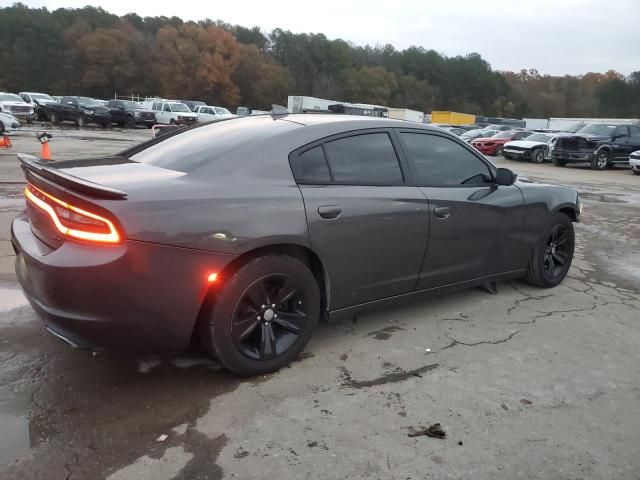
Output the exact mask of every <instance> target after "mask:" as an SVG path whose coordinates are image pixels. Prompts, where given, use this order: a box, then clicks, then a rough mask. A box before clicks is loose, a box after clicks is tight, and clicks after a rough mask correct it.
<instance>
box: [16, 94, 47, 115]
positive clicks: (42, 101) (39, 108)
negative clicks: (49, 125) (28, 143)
mask: <svg viewBox="0 0 640 480" xmlns="http://www.w3.org/2000/svg"><path fill="white" fill-rule="evenodd" d="M18 96H19V97H20V98H21V99H22V100H24V101H25V102H26V103H28V104H29V105H31V106H32V107H33V110H34V112H35V117H34V118H35V119H36V120H49V119H48V118H47V114H46V110H45V107H46V106H47V105H48V104H50V103H56V99H54V98H53V97H52V96H50V95H47V94H46V93H37V92H20V93H19V94H18Z"/></svg>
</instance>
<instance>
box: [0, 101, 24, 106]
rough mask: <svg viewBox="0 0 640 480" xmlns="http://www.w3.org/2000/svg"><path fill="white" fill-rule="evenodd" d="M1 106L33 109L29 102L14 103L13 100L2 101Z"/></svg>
mask: <svg viewBox="0 0 640 480" xmlns="http://www.w3.org/2000/svg"><path fill="white" fill-rule="evenodd" d="M0 105H4V106H5V107H31V105H30V104H28V103H27V102H14V101H13V100H7V101H0Z"/></svg>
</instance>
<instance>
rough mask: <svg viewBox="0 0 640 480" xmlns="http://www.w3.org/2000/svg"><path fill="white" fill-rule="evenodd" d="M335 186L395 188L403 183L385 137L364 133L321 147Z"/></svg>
mask: <svg viewBox="0 0 640 480" xmlns="http://www.w3.org/2000/svg"><path fill="white" fill-rule="evenodd" d="M324 147H325V152H326V155H327V161H328V163H329V168H330V169H331V173H332V174H333V178H334V180H335V182H336V183H345V184H353V185H398V184H401V183H403V177H402V171H401V170H400V164H399V163H398V157H397V156H396V151H395V149H394V148H393V144H392V143H391V139H390V138H389V135H388V134H387V133H367V134H363V135H354V136H352V137H345V138H340V139H337V140H332V141H329V142H327V143H325V144H324Z"/></svg>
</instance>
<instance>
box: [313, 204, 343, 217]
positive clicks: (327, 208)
mask: <svg viewBox="0 0 640 480" xmlns="http://www.w3.org/2000/svg"><path fill="white" fill-rule="evenodd" d="M318 213H319V214H320V216H321V217H322V218H325V219H327V220H332V219H334V218H338V217H339V216H340V214H341V213H342V207H341V206H340V205H323V206H321V207H318Z"/></svg>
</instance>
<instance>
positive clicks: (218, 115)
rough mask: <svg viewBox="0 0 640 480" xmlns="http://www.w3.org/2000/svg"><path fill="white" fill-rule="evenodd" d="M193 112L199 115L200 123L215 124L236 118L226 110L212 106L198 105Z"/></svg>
mask: <svg viewBox="0 0 640 480" xmlns="http://www.w3.org/2000/svg"><path fill="white" fill-rule="evenodd" d="M193 112H194V113H195V114H197V115H198V123H204V122H213V121H215V120H222V119H225V118H233V117H235V116H236V115H234V114H233V113H231V112H230V111H229V110H227V109H226V108H223V107H212V106H210V105H198V106H197V107H195V108H194V109H193Z"/></svg>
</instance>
